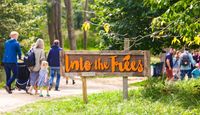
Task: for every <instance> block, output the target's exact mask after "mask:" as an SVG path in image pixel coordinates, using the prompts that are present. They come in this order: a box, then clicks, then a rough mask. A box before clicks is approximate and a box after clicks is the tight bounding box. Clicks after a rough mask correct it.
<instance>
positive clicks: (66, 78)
mask: <svg viewBox="0 0 200 115" xmlns="http://www.w3.org/2000/svg"><path fill="white" fill-rule="evenodd" d="M68 79H69V77H68V76H66V84H68Z"/></svg>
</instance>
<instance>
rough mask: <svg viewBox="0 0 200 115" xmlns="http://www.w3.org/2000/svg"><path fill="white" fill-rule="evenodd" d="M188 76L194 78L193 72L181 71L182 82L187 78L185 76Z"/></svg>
mask: <svg viewBox="0 0 200 115" xmlns="http://www.w3.org/2000/svg"><path fill="white" fill-rule="evenodd" d="M186 74H187V75H188V78H189V79H190V78H192V74H191V70H181V80H183V79H184V78H185V75H186Z"/></svg>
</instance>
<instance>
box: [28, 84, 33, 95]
mask: <svg viewBox="0 0 200 115" xmlns="http://www.w3.org/2000/svg"><path fill="white" fill-rule="evenodd" d="M32 90H33V86H32V85H31V86H30V87H29V89H28V94H30V95H32Z"/></svg>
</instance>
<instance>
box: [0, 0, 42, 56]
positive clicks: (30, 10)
mask: <svg viewBox="0 0 200 115" xmlns="http://www.w3.org/2000/svg"><path fill="white" fill-rule="evenodd" d="M0 12H1V13H0V17H1V18H0V28H1V29H0V39H1V40H2V39H3V40H4V41H5V40H6V39H8V38H9V33H10V32H11V31H14V30H15V31H18V32H19V34H20V37H19V38H20V39H19V40H22V39H29V38H30V37H42V36H43V35H42V33H43V31H42V30H43V28H44V26H45V25H46V23H44V22H46V21H45V18H46V14H45V3H43V2H41V1H39V0H26V1H25V0H16V1H13V0H1V1H0ZM29 41H30V39H29ZM24 45H25V44H22V46H24ZM28 45H30V44H28ZM25 47H27V46H25ZM1 53H2V52H1Z"/></svg>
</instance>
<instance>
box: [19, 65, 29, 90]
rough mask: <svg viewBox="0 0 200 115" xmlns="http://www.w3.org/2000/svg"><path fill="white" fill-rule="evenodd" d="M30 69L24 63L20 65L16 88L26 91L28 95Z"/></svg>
mask: <svg viewBox="0 0 200 115" xmlns="http://www.w3.org/2000/svg"><path fill="white" fill-rule="evenodd" d="M29 75H30V72H29V69H28V67H27V66H26V65H25V64H24V63H18V77H17V81H16V88H17V89H18V90H25V91H26V93H27V86H28V84H29Z"/></svg>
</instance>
